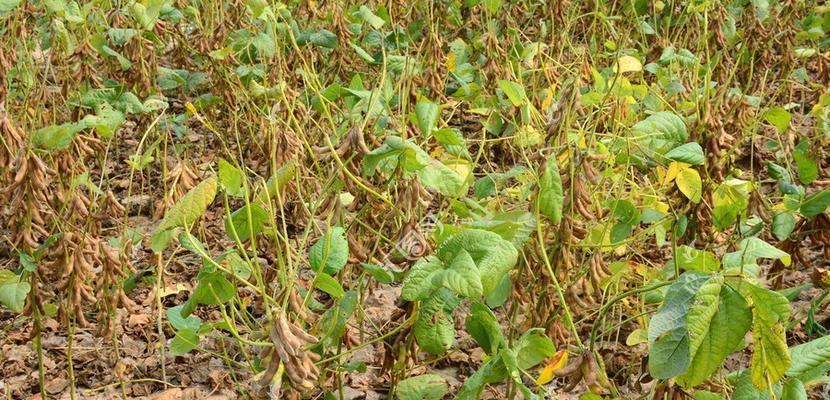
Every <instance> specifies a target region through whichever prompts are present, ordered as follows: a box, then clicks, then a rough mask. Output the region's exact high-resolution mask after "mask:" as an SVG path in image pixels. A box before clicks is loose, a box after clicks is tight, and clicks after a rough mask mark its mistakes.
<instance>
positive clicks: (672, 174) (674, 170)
mask: <svg viewBox="0 0 830 400" xmlns="http://www.w3.org/2000/svg"><path fill="white" fill-rule="evenodd" d="M687 168H689V164H685V163H682V162H678V161H672V162H671V164H669V170H668V171H666V177H665V179H664V180H663V184H664V185H668V184H669V183H671V181H673V180H674V179H675V178H677V174H679V173H680V171H683V170H684V169H687Z"/></svg>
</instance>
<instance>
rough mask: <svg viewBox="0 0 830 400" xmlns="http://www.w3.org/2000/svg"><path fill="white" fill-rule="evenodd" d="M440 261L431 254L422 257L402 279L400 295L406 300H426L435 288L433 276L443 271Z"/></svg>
mask: <svg viewBox="0 0 830 400" xmlns="http://www.w3.org/2000/svg"><path fill="white" fill-rule="evenodd" d="M443 269H444V267H443V265H442V264H441V261H440V260H439V259H437V258H435V257H433V256H429V257H422V258H420V259H418V261H417V262H415V265H413V266H412V268H410V270H409V273H407V275H406V277H405V278H404V279H403V288H402V289H401V297H402V298H403V299H404V300H406V301H416V300H426V299H427V298H429V297H430V296H431V295H432V293H433V292H434V291H435V289H436V288H437V286H438V285H437V284H436V283H435V282H434V279H433V277H434V276H438V275H440V274H442V273H443Z"/></svg>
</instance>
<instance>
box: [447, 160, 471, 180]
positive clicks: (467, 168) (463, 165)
mask: <svg viewBox="0 0 830 400" xmlns="http://www.w3.org/2000/svg"><path fill="white" fill-rule="evenodd" d="M445 164H446V165H447V167H449V169H451V170H453V171H455V173H457V174H458V175H461V177H462V178H464V179H467V177H469V176H470V174H471V173H472V171H473V170H472V167H471V165H470V162H469V161H467V160H463V159H459V160H452V161H447V162H445Z"/></svg>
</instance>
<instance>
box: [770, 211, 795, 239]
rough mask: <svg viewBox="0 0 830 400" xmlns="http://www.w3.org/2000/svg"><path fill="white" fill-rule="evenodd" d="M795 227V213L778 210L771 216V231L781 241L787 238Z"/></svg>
mask: <svg viewBox="0 0 830 400" xmlns="http://www.w3.org/2000/svg"><path fill="white" fill-rule="evenodd" d="M794 229H795V215H793V213H791V212H789V211H784V212H779V213H777V214H775V216H774V217H773V218H772V233H773V234H774V235H775V238H776V239H778V240H781V241H784V240H787V238H788V237H790V234H791V233H793V230H794Z"/></svg>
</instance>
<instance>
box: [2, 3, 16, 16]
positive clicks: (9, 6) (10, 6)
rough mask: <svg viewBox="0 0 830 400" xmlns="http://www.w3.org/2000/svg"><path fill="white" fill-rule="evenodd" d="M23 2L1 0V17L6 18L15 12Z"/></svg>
mask: <svg viewBox="0 0 830 400" xmlns="http://www.w3.org/2000/svg"><path fill="white" fill-rule="evenodd" d="M20 2H21V0H0V17H5V16H7V15H9V14H11V13H12V11H14V9H15V8H17V6H18V5H19V4H20Z"/></svg>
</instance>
